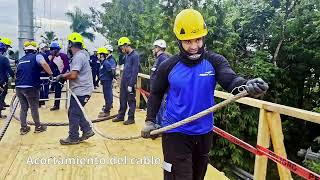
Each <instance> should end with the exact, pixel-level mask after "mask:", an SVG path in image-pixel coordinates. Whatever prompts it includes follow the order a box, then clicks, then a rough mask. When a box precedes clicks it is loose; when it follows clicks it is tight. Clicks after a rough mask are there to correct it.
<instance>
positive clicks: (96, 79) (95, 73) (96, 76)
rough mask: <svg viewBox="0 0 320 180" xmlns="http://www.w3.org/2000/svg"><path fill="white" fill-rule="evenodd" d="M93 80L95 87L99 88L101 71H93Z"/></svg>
mask: <svg viewBox="0 0 320 180" xmlns="http://www.w3.org/2000/svg"><path fill="white" fill-rule="evenodd" d="M92 79H93V86H94V87H97V86H98V85H99V80H100V77H99V69H92Z"/></svg>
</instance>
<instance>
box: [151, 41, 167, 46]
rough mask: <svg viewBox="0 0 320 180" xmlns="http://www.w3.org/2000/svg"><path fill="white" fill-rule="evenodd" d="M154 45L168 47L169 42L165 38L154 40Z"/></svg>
mask: <svg viewBox="0 0 320 180" xmlns="http://www.w3.org/2000/svg"><path fill="white" fill-rule="evenodd" d="M153 46H159V47H160V48H167V43H166V41H164V40H163V39H158V40H156V41H154V43H153Z"/></svg>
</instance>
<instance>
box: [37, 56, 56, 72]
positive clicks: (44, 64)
mask: <svg viewBox="0 0 320 180" xmlns="http://www.w3.org/2000/svg"><path fill="white" fill-rule="evenodd" d="M36 60H37V62H38V64H40V65H41V66H42V68H43V69H44V70H45V71H46V72H47V73H48V75H49V76H52V74H53V73H52V71H51V68H50V66H49V64H48V63H47V62H46V60H45V59H44V57H43V56H42V55H41V54H37V56H36Z"/></svg>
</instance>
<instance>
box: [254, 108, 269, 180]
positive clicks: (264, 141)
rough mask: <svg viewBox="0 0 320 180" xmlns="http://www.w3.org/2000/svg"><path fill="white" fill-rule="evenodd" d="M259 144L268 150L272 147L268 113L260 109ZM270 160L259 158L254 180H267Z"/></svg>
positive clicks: (255, 166)
mask: <svg viewBox="0 0 320 180" xmlns="http://www.w3.org/2000/svg"><path fill="white" fill-rule="evenodd" d="M257 144H258V145H260V146H263V147H266V148H269V146H270V132H269V127H268V120H267V111H266V110H264V109H260V115H259V127H258V138H257ZM267 164H268V158H267V157H265V156H257V155H256V159H255V164H254V179H255V180H265V179H266V174H267Z"/></svg>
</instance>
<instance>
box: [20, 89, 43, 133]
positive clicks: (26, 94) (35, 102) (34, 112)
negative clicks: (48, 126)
mask: <svg viewBox="0 0 320 180" xmlns="http://www.w3.org/2000/svg"><path fill="white" fill-rule="evenodd" d="M16 95H17V96H18V98H19V101H20V105H21V109H20V121H21V122H20V123H21V127H26V126H27V113H28V109H29V108H30V109H31V116H32V119H33V121H34V123H35V125H36V127H39V126H40V120H39V111H38V107H39V89H38V88H35V87H30V88H16Z"/></svg>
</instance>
